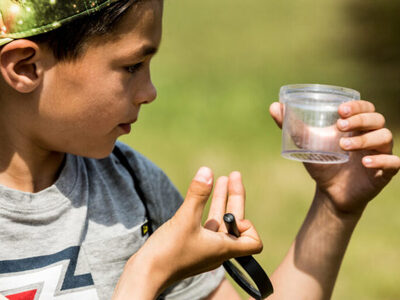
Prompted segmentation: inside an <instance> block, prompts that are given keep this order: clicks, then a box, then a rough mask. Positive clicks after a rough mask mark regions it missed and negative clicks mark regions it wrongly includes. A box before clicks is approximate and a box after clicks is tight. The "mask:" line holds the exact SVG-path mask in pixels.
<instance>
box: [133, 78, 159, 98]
mask: <svg viewBox="0 0 400 300" xmlns="http://www.w3.org/2000/svg"><path fill="white" fill-rule="evenodd" d="M135 98H136V99H135V102H136V103H138V104H146V103H151V102H153V101H154V99H156V98H157V89H156V87H155V86H154V85H153V83H152V82H151V80H148V81H147V82H146V84H145V86H144V87H143V88H142V89H141V91H140V92H139V93H138V94H136V97H135Z"/></svg>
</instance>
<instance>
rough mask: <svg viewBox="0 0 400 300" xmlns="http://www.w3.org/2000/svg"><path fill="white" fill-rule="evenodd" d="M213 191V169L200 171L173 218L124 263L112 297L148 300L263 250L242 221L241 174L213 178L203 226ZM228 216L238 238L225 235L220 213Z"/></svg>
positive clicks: (242, 195)
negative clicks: (231, 260)
mask: <svg viewBox="0 0 400 300" xmlns="http://www.w3.org/2000/svg"><path fill="white" fill-rule="evenodd" d="M212 187H213V175H212V171H211V170H210V169H209V168H206V167H202V168H200V169H199V171H198V172H197V174H196V176H195V178H194V179H193V180H192V182H191V184H190V187H189V190H188V193H187V195H186V198H185V201H184V203H183V204H182V206H181V207H180V208H179V210H178V211H177V212H176V214H175V215H174V216H173V217H172V218H171V219H170V220H169V221H167V222H166V223H164V224H163V225H162V226H161V227H160V228H158V229H157V230H156V231H155V232H154V233H153V234H152V236H151V237H150V238H149V239H148V240H147V241H146V243H145V244H144V245H143V247H142V248H141V249H140V250H139V251H138V252H137V253H136V254H135V255H133V256H132V258H131V259H130V260H129V261H128V263H127V265H126V268H125V271H124V274H123V276H122V277H121V278H120V281H119V283H118V286H117V288H116V291H115V293H114V297H113V299H118V300H120V299H136V298H132V295H135V296H136V295H137V297H138V298H137V299H141V300H142V299H152V297H154V296H155V295H157V294H159V293H160V292H161V291H162V290H163V289H165V288H166V287H167V286H169V285H170V284H172V283H173V282H176V281H178V280H181V279H184V278H186V277H189V276H192V275H195V274H198V273H202V272H206V271H210V270H213V269H215V268H217V267H218V266H220V265H221V264H222V262H224V261H225V260H227V259H229V258H232V257H237V256H244V255H251V254H254V253H259V252H261V250H262V242H261V240H260V238H259V236H258V234H257V232H256V230H255V228H254V226H253V225H252V224H251V222H250V221H248V220H245V219H244V202H245V191H244V187H243V184H242V179H241V175H240V173H239V172H232V173H231V174H230V175H229V178H228V177H220V178H219V179H218V180H217V182H216V185H215V189H214V193H213V197H212V203H211V206H210V210H209V215H208V219H207V221H206V222H205V225H204V226H202V225H201V220H202V213H203V210H204V206H205V204H206V202H207V200H208V198H209V196H210V194H211V190H212ZM228 212H229V213H232V214H234V215H235V217H236V221H237V225H238V229H239V232H240V237H239V238H236V237H234V236H231V235H229V234H228V233H227V232H226V228H225V225H224V223H223V215H224V214H225V213H228ZM143 288H145V289H146V291H142V290H141V289H143ZM130 291H135V292H134V293H131V292H130Z"/></svg>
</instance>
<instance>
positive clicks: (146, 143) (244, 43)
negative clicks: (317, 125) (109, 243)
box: [122, 0, 400, 300]
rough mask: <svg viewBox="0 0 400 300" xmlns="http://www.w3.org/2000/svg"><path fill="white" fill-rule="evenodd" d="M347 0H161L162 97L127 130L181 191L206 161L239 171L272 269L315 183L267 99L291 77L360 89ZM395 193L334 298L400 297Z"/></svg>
mask: <svg viewBox="0 0 400 300" xmlns="http://www.w3.org/2000/svg"><path fill="white" fill-rule="evenodd" d="M344 1H345V0H340V1H338V0H327V1H311V0H286V1H264V0H249V1H237V0H219V1H215V0H204V1H187V0H173V1H171V0H170V1H166V2H165V15H164V16H165V19H164V36H163V42H162V46H161V50H160V53H159V54H158V55H157V57H156V58H155V59H154V61H153V70H152V71H153V79H154V83H155V84H156V86H157V88H158V93H159V96H158V99H157V100H156V101H155V102H154V103H152V104H151V105H149V106H146V107H143V109H142V112H141V115H140V118H139V122H138V123H137V124H136V125H135V127H134V129H133V133H132V134H131V135H130V136H128V137H124V138H122V140H123V141H125V142H127V143H129V144H130V145H132V146H133V147H134V148H136V149H137V150H139V151H140V152H142V153H144V154H145V155H146V156H147V157H149V158H150V159H151V160H153V161H154V162H155V163H156V164H158V165H159V166H160V167H161V168H162V169H163V170H164V171H165V172H166V173H167V174H168V175H169V177H170V178H171V180H172V181H173V182H174V183H175V184H176V186H177V187H178V189H179V190H180V191H181V192H182V193H183V194H185V192H186V189H187V187H188V184H189V182H190V180H191V178H192V176H193V175H194V173H195V171H196V170H197V169H198V168H199V167H200V166H202V165H207V166H210V167H211V168H212V169H213V170H214V172H215V176H219V175H225V174H228V173H229V172H230V171H232V170H239V171H241V172H242V174H243V177H244V182H245V185H246V189H247V205H246V209H247V212H246V213H247V217H248V218H250V219H251V220H252V221H253V222H254V224H255V225H256V227H257V229H258V230H259V232H260V235H261V237H262V239H263V241H264V245H265V247H264V251H263V252H262V254H260V255H259V256H258V259H259V261H260V262H261V263H262V265H263V266H264V267H265V268H266V269H267V270H268V271H269V272H270V273H271V272H272V270H274V269H275V268H276V267H277V266H278V265H279V263H280V261H281V260H282V258H283V256H284V255H285V253H286V251H287V250H288V247H289V245H290V244H291V242H292V240H293V238H294V236H295V234H296V232H297V230H298V228H299V226H300V224H301V222H302V220H303V218H304V216H305V214H306V212H307V209H308V207H309V205H310V202H311V199H312V196H313V190H314V183H313V182H312V180H311V179H310V178H309V177H308V175H307V173H306V171H305V170H304V169H303V167H302V165H301V164H300V163H296V162H292V161H288V160H285V159H283V158H281V156H280V130H279V129H278V128H276V126H275V124H274V123H273V121H272V120H271V119H270V117H269V114H268V106H269V105H270V103H272V102H273V101H275V100H277V97H278V92H279V87H280V86H281V85H284V84H288V83H305V82H318V83H328V84H336V85H343V86H349V87H353V88H356V89H360V88H361V87H362V83H361V82H359V79H358V78H359V76H358V75H357V74H358V73H359V72H361V70H362V69H361V66H359V65H358V63H357V61H355V60H352V59H351V58H350V57H348V56H346V55H345V54H346V51H345V46H344V45H343V44H342V43H340V42H341V37H342V35H343V34H344V33H345V32H346V26H348V24H347V23H346V22H347V21H346V19H345V17H344V15H343V14H342V11H341V9H342V8H341V5H342V4H343V2H344ZM361 93H362V90H361ZM399 194H400V184H399V179H398V178H395V179H394V180H393V182H392V183H391V184H390V185H389V186H388V187H387V188H386V189H385V190H384V192H383V193H381V194H380V195H379V196H378V197H377V198H376V199H375V200H374V201H373V202H372V203H371V204H370V205H369V207H368V209H367V211H366V212H365V214H364V216H363V219H362V220H361V222H360V224H359V225H358V227H357V229H356V231H355V233H354V235H353V238H352V241H351V243H350V246H349V248H348V251H347V254H346V257H345V260H344V262H343V266H342V269H341V271H340V274H339V278H338V281H337V284H336V288H335V292H334V295H333V299H363V300H369V299H371V300H372V299H380V300H385V299H387V300H392V299H399V298H400V289H399V288H398V278H400V252H399V251H398V249H399V248H400V235H399V234H398V233H399V232H400V218H398V214H399V213H400V202H399V201H397V195H399ZM242 295H243V297H245V295H244V294H243V293H242Z"/></svg>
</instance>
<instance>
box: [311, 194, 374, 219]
mask: <svg viewBox="0 0 400 300" xmlns="http://www.w3.org/2000/svg"><path fill="white" fill-rule="evenodd" d="M337 201H338V200H337V199H334V198H333V197H332V195H331V194H330V193H328V192H326V191H325V190H323V189H321V188H319V187H318V186H317V187H316V191H315V197H314V201H313V206H315V205H316V204H318V203H319V204H320V205H321V207H320V208H321V209H325V210H327V212H329V214H330V215H332V217H333V218H336V219H338V220H340V221H342V222H350V223H353V222H355V223H357V222H358V220H359V219H360V218H361V216H362V214H363V212H364V209H365V207H366V205H365V206H359V207H357V208H356V209H343V208H340V207H338V205H335V202H337Z"/></svg>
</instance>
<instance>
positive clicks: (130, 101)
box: [34, 0, 163, 158]
mask: <svg viewBox="0 0 400 300" xmlns="http://www.w3.org/2000/svg"><path fill="white" fill-rule="evenodd" d="M162 10H163V2H162V0H146V1H143V2H141V3H140V4H136V5H134V6H133V8H132V9H130V11H128V12H127V14H126V15H125V16H124V18H123V19H122V21H121V23H120V24H118V27H117V29H116V31H115V33H113V35H112V37H110V36H107V35H106V36H102V37H99V38H96V39H94V40H91V41H90V42H89V43H88V47H87V49H86V50H85V52H84V54H83V55H82V56H81V57H79V58H78V60H76V61H73V62H59V63H55V64H54V65H52V66H51V67H50V68H48V69H47V70H46V72H45V74H44V77H43V78H44V79H43V85H42V86H41V88H42V90H41V92H40V101H39V104H38V114H39V118H37V120H36V121H35V125H34V130H35V134H36V138H37V139H38V142H39V143H41V145H42V146H43V147H44V148H46V149H49V150H51V151H59V152H68V153H74V154H78V155H82V156H88V157H95V158H101V157H105V156H107V155H108V154H109V153H110V152H111V150H112V148H113V145H114V143H115V141H116V139H117V138H118V137H119V136H121V135H122V134H126V133H129V131H130V124H131V123H133V122H135V121H136V120H137V117H138V114H139V110H140V106H141V105H142V104H144V103H149V102H151V101H153V100H154V99H155V98H156V90H155V88H154V86H153V84H152V82H151V78H150V60H151V58H152V56H153V55H154V54H155V51H156V50H157V49H158V47H159V44H160V39H161V22H162Z"/></svg>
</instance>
